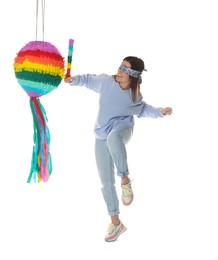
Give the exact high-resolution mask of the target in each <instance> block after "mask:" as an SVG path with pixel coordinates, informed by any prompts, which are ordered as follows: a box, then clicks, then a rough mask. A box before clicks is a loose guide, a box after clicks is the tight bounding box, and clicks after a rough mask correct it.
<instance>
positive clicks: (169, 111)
mask: <svg viewBox="0 0 218 260" xmlns="http://www.w3.org/2000/svg"><path fill="white" fill-rule="evenodd" d="M172 112H173V110H172V108H171V107H165V108H163V109H162V114H163V115H164V116H168V115H171V114H172Z"/></svg>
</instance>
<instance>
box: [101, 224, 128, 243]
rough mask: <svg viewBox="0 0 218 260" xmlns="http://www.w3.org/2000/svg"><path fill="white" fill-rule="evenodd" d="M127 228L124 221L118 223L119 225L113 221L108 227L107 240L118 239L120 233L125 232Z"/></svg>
mask: <svg viewBox="0 0 218 260" xmlns="http://www.w3.org/2000/svg"><path fill="white" fill-rule="evenodd" d="M126 229H127V228H126V227H125V226H124V225H123V223H122V222H120V224H118V225H114V224H113V223H111V224H110V225H109V227H108V230H107V234H106V236H105V241H107V242H113V241H115V240H117V238H118V237H119V235H121V234H122V233H123V232H125V231H126Z"/></svg>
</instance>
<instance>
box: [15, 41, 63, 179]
mask: <svg viewBox="0 0 218 260" xmlns="http://www.w3.org/2000/svg"><path fill="white" fill-rule="evenodd" d="M14 71H15V76H16V78H17V81H18V83H19V84H20V85H21V87H22V88H23V89H24V90H25V92H26V93H27V95H28V96H29V97H30V107H31V111H32V115H33V123H34V146H33V153H32V163H31V170H30V174H29V177H28V180H27V182H28V183H29V182H30V181H31V179H32V178H33V179H34V181H35V182H36V181H38V182H40V181H44V182H46V181H47V180H48V179H49V176H50V174H51V172H52V165H51V155H50V152H49V146H50V134H49V130H48V127H47V124H46V122H47V117H46V113H45V109H44V107H43V106H42V104H41V102H40V100H39V97H40V96H43V95H45V94H48V93H49V92H51V91H52V90H54V89H56V88H57V87H58V85H59V84H60V83H61V81H62V79H63V78H64V71H65V69H64V58H63V57H62V56H61V54H60V52H59V51H58V49H57V48H56V47H55V46H54V45H52V44H51V43H49V42H44V41H31V42H29V43H28V44H26V45H25V46H24V47H23V48H22V49H21V50H20V51H19V52H18V54H17V57H16V58H15V62H14Z"/></svg>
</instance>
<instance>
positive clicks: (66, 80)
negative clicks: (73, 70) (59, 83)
mask: <svg viewBox="0 0 218 260" xmlns="http://www.w3.org/2000/svg"><path fill="white" fill-rule="evenodd" d="M72 81H73V77H72V76H67V77H65V78H64V82H65V83H71V82H72Z"/></svg>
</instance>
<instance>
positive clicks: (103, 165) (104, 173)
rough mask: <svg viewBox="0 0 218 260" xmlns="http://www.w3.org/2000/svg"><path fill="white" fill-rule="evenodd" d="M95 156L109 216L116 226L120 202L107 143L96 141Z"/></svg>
mask: <svg viewBox="0 0 218 260" xmlns="http://www.w3.org/2000/svg"><path fill="white" fill-rule="evenodd" d="M95 156H96V164H97V168H98V173H99V176H100V180H101V184H102V194H103V197H104V200H105V203H106V205H107V210H108V214H109V215H110V216H111V219H112V221H113V222H114V224H116V223H115V222H116V221H119V218H118V215H119V213H120V211H119V201H118V197H117V193H116V188H115V176H114V163H113V160H112V157H111V155H110V151H109V149H108V146H107V142H106V141H104V140H98V139H96V142H95ZM113 222H112V223H113Z"/></svg>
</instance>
